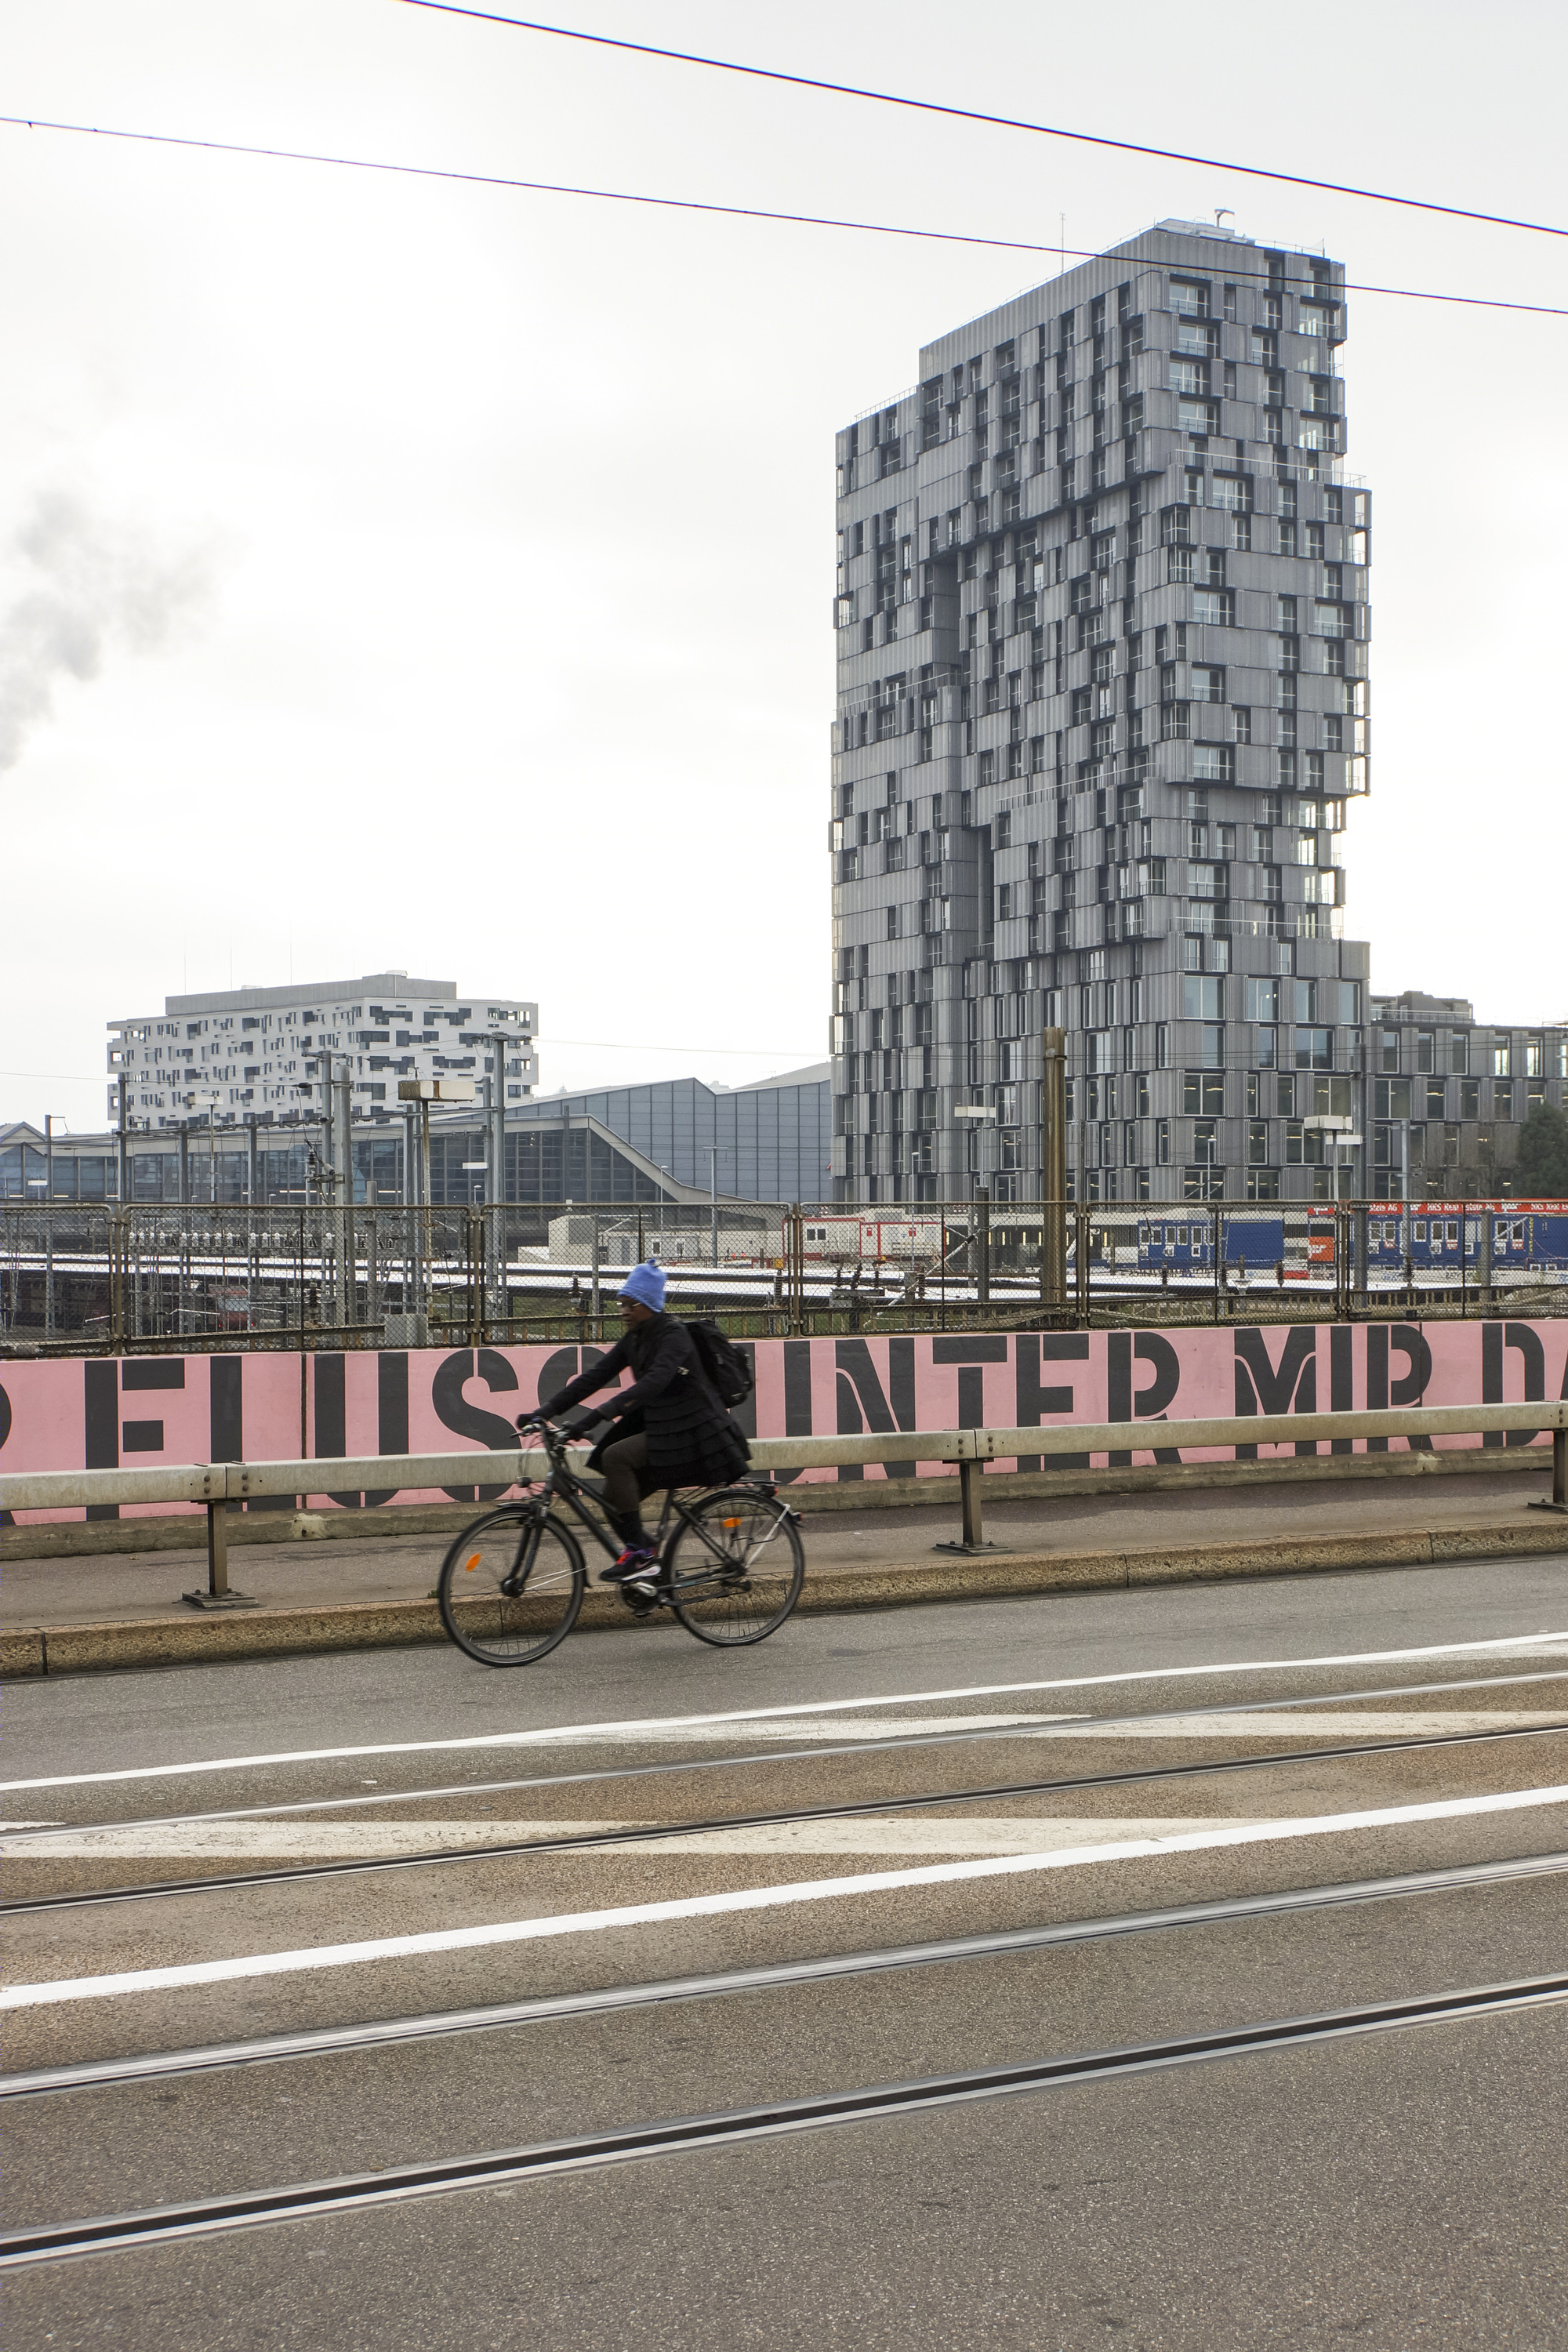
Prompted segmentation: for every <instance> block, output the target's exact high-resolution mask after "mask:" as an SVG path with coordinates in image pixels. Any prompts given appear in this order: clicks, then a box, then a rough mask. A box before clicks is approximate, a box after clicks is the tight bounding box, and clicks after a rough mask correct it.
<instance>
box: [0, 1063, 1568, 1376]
mask: <svg viewBox="0 0 1568 2352" xmlns="http://www.w3.org/2000/svg"><path fill="white" fill-rule="evenodd" d="M1099 1083H1100V1082H1099V1081H1095V1080H1092V1079H1080V1080H1079V1087H1081V1088H1084V1089H1085V1090H1086V1093H1085V1096H1084V1099H1085V1100H1092V1099H1093V1089H1094V1088H1095V1087H1096V1086H1097V1084H1099ZM981 1091H982V1092H984V1091H985V1089H984V1088H983V1089H981ZM1221 1100H1222V1101H1223V1095H1222V1097H1221ZM1199 1115H1201V1116H1204V1117H1209V1116H1213V1117H1215V1118H1217V1117H1219V1116H1221V1115H1222V1114H1221V1112H1220V1109H1219V1107H1218V1106H1217V1105H1216V1106H1215V1108H1214V1110H1213V1111H1212V1112H1209V1111H1205V1110H1202V1109H1201V1108H1200V1113H1199ZM1120 1124H1121V1122H1119V1121H1117V1120H1115V1119H1109V1120H1105V1121H1100V1120H1099V1119H1095V1120H1092V1121H1090V1122H1089V1127H1088V1129H1087V1130H1086V1131H1087V1132H1088V1133H1089V1134H1091V1135H1093V1136H1095V1137H1097V1138H1098V1137H1100V1135H1101V1134H1103V1133H1104V1132H1105V1131H1107V1130H1109V1131H1110V1132H1111V1133H1112V1134H1113V1135H1114V1134H1115V1133H1116V1132H1117V1131H1118V1130H1119V1128H1120ZM1006 1140H1008V1139H1004V1137H1003V1136H1002V1135H1001V1134H1000V1133H999V1132H998V1130H997V1129H995V1128H994V1126H988V1127H987V1128H986V1129H985V1130H984V1133H983V1135H982V1136H981V1137H979V1138H977V1148H978V1149H979V1150H981V1154H982V1162H981V1164H982V1168H983V1170H989V1173H987V1174H984V1175H983V1176H982V1177H981V1179H980V1180H979V1182H978V1185H977V1196H976V1197H975V1198H974V1199H973V1200H970V1201H964V1202H948V1203H945V1204H944V1203H942V1202H937V1201H934V1200H923V1199H921V1200H911V1201H901V1202H899V1201H895V1202H871V1203H857V1202H843V1201H840V1202H828V1203H826V1204H823V1205H821V1206H812V1205H809V1204H803V1203H800V1202H751V1201H736V1200H722V1199H713V1200H710V1201H707V1202H703V1201H696V1202H680V1203H675V1202H645V1203H643V1204H640V1205H638V1204H635V1203H633V1204H628V1205H624V1206H623V1205H617V1204H613V1203H612V1204H596V1205H576V1204H573V1203H571V1202H563V1203H560V1204H555V1205H552V1204H550V1203H544V1204H531V1203H529V1204H522V1205H518V1204H513V1203H508V1202H500V1203H497V1204H494V1205H492V1206H484V1205H479V1204H475V1205H473V1206H470V1207H461V1206H459V1207H452V1208H432V1209H423V1208H417V1209H416V1208H399V1207H374V1206H370V1205H368V1204H366V1205H356V1206H353V1207H342V1208H333V1207H322V1206H320V1205H311V1206H309V1207H303V1206H302V1207H299V1208H289V1207H270V1208H265V1209H261V1208H258V1209H255V1210H252V1209H249V1208H247V1207H224V1206H219V1207H216V1208H213V1207H209V1206H205V1205H200V1204H198V1205H195V1206H192V1205H185V1206H176V1205H174V1204H163V1205H159V1204H148V1205H132V1206H130V1207H128V1208H125V1209H123V1210H121V1209H119V1208H116V1207H115V1206H113V1205H112V1204H108V1205H95V1204H91V1203H76V1202H55V1203H53V1204H52V1205H51V1206H47V1207H46V1206H37V1207H35V1206H31V1205H28V1206H23V1205H16V1206H12V1205H9V1204H0V1355H3V1354H4V1353H6V1352H10V1353H15V1352H17V1351H18V1350H21V1351H23V1352H37V1351H39V1350H42V1351H44V1352H49V1351H58V1352H62V1353H64V1352H75V1353H80V1352H84V1351H90V1350H92V1349H100V1350H110V1351H114V1352H126V1351H132V1352H133V1351H137V1350H154V1351H156V1350H158V1349H164V1350H175V1349H182V1350H184V1351H186V1352H192V1353H199V1352H205V1351H210V1350H213V1349H244V1350H249V1349H266V1348H276V1349H297V1350H301V1351H302V1350H306V1349H314V1348H319V1347H321V1346H331V1347H333V1348H345V1349H353V1348H360V1347H370V1348H376V1347H391V1348H406V1347H441V1346H448V1345H458V1344H467V1345H470V1346H477V1345H481V1344H485V1343H491V1344H497V1343H499V1344H507V1343H514V1344H522V1343H524V1342H526V1341H527V1340H529V1339H556V1338H562V1339H602V1338H603V1337H604V1336H605V1331H606V1329H613V1328H615V1323H616V1314H615V1293H616V1290H617V1289H618V1288H619V1286H620V1284H621V1282H622V1281H623V1280H624V1279H625V1276H626V1271H627V1269H628V1268H629V1267H630V1266H631V1265H634V1264H636V1263H637V1261H638V1260H639V1259H641V1258H645V1257H648V1256H654V1257H657V1258H658V1260H659V1261H660V1263H661V1264H662V1265H664V1266H665V1268H666V1269H667V1271H668V1274H669V1276H670V1278H671V1304H672V1305H673V1306H675V1307H692V1308H698V1307H700V1309H701V1310H702V1311H704V1312H710V1313H714V1314H717V1315H718V1316H719V1317H720V1318H721V1320H722V1322H723V1324H724V1328H726V1329H728V1330H730V1331H731V1334H732V1336H735V1337H737V1338H777V1337H790V1336H800V1335H807V1334H826V1333H832V1332H842V1331H875V1330H884V1331H911V1330H963V1329H970V1328H976V1326H977V1325H979V1326H984V1327H986V1328H1009V1327H1021V1328H1031V1327H1032V1328H1037V1327H1038V1326H1039V1324H1040V1323H1041V1322H1042V1321H1044V1322H1045V1323H1047V1324H1051V1325H1062V1324H1067V1325H1070V1326H1072V1327H1073V1328H1088V1327H1089V1326H1090V1325H1103V1326H1107V1327H1115V1326H1123V1325H1127V1324H1135V1323H1172V1324H1183V1323H1194V1322H1200V1321H1203V1322H1207V1321H1212V1322H1215V1323H1219V1322H1226V1321H1245V1322H1279V1321H1300V1320H1308V1319H1317V1320H1321V1319H1322V1318H1325V1317H1333V1318H1355V1317H1362V1316H1369V1315H1370V1316H1376V1315H1383V1314H1387V1315H1394V1314H1403V1315H1421V1316H1424V1317H1429V1318H1443V1317H1448V1316H1460V1317H1462V1316H1470V1315H1478V1314H1479V1315H1485V1314H1487V1313H1489V1312H1490V1311H1492V1310H1493V1309H1494V1308H1495V1307H1497V1305H1498V1304H1499V1302H1502V1303H1503V1304H1506V1306H1507V1307H1509V1308H1510V1310H1511V1311H1513V1312H1516V1313H1517V1312H1519V1311H1521V1309H1523V1308H1524V1307H1526V1306H1527V1305H1528V1310H1529V1312H1531V1314H1538V1315H1548V1316H1551V1315H1559V1314H1563V1313H1568V1203H1551V1202H1546V1203H1542V1202H1473V1201H1472V1202H1466V1201H1436V1202H1410V1203H1406V1204H1405V1205H1403V1206H1402V1205H1401V1204H1400V1203H1399V1202H1331V1201H1323V1202H1315V1201H1312V1202H1308V1201H1286V1202H1281V1201H1256V1202H1225V1201H1215V1200H1208V1199H1203V1198H1197V1197H1194V1198H1190V1199H1184V1200H1173V1201H1165V1202H1110V1201H1106V1202H1099V1201H1093V1200H1079V1201H1068V1202H1039V1201H1037V1200H1035V1201H1030V1200H1026V1199H1008V1198H1006V1197H1005V1195H1006V1193H1007V1192H1010V1191H1012V1190H1013V1189H1014V1188H1015V1187H1016V1186H1017V1185H1019V1184H1020V1183H1021V1181H1022V1180H1021V1179H1020V1178H1018V1177H1016V1176H1015V1175H1012V1174H1011V1173H1009V1172H1008V1171H1005V1170H1004V1169H1001V1168H995V1167H992V1166H991V1163H992V1162H993V1161H994V1160H1000V1159H1001V1157H1002V1156H1003V1152H1004V1149H1005V1141H1006ZM1314 1140H1315V1139H1310V1138H1309V1139H1306V1140H1305V1142H1304V1144H1303V1149H1310V1148H1311V1145H1312V1142H1313V1141H1314ZM892 1141H893V1145H894V1146H895V1147H896V1148H895V1154H894V1156H895V1157H896V1158H900V1160H901V1162H902V1164H903V1165H904V1166H905V1167H906V1168H908V1169H909V1170H910V1173H908V1174H907V1175H905V1176H904V1177H902V1178H900V1187H901V1189H903V1190H906V1191H910V1190H912V1191H916V1192H926V1191H934V1190H935V1188H936V1185H937V1183H938V1182H939V1181H952V1180H951V1179H939V1178H938V1177H937V1176H936V1175H935V1174H934V1173H931V1172H929V1171H926V1170H925V1169H924V1168H923V1166H922V1164H921V1163H922V1162H923V1160H925V1158H926V1156H927V1152H928V1142H927V1138H926V1135H925V1132H924V1131H923V1130H904V1131H902V1132H901V1133H897V1134H895V1135H894V1136H893V1138H892ZM1314 1165H1315V1163H1314ZM1170 1173H1171V1174H1172V1175H1173V1177H1174V1178H1175V1179H1176V1181H1178V1182H1181V1183H1182V1184H1183V1185H1184V1187H1190V1189H1191V1191H1192V1192H1193V1193H1194V1194H1200V1193H1202V1192H1204V1191H1205V1190H1206V1187H1207V1185H1208V1183H1209V1181H1211V1179H1210V1173H1209V1171H1208V1170H1207V1169H1206V1168H1205V1167H1203V1166H1201V1165H1200V1166H1196V1167H1193V1168H1188V1169H1185V1170H1180V1169H1174V1170H1172V1171H1170ZM882 1181H886V1180H885V1179H884V1180H882ZM969 1181H973V1180H969ZM1079 1181H1080V1189H1087V1188H1088V1186H1089V1184H1090V1183H1091V1182H1098V1181H1109V1179H1107V1178H1103V1177H1102V1176H1101V1174H1100V1171H1094V1170H1087V1171H1080V1179H1079ZM1316 1181H1325V1182H1327V1181H1332V1171H1331V1170H1330V1169H1329V1168H1327V1167H1326V1166H1324V1167H1322V1168H1321V1172H1320V1173H1319V1174H1318V1176H1317V1178H1316Z"/></svg>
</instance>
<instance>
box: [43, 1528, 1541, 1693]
mask: <svg viewBox="0 0 1568 2352" xmlns="http://www.w3.org/2000/svg"><path fill="white" fill-rule="evenodd" d="M1564 1550H1568V1531H1565V1529H1564V1528H1563V1526H1562V1525H1561V1524H1560V1523H1559V1522H1558V1521H1557V1520H1555V1519H1553V1518H1550V1517H1540V1518H1536V1517H1528V1518H1521V1519H1518V1520H1514V1519H1508V1520H1500V1521H1496V1522H1494V1523H1493V1524H1492V1525H1490V1526H1489V1527H1474V1528H1417V1529H1410V1530H1407V1531H1405V1533H1403V1534H1398V1535H1352V1536H1296V1537H1289V1538H1280V1539H1279V1540H1275V1541H1271V1542H1268V1543H1239V1544H1191V1545H1184V1546H1173V1547H1171V1548H1170V1549H1146V1550H1141V1551H1084V1552H1012V1553H1005V1552H1004V1553H998V1554H997V1555H996V1556H995V1557H994V1559H973V1560H957V1559H953V1560H952V1561H947V1560H942V1561H934V1560H922V1561H921V1562H919V1563H918V1564H911V1565H910V1567H908V1568H876V1569H830V1570H825V1571H823V1572H822V1573H821V1574H819V1575H816V1576H813V1575H812V1574H811V1573H810V1570H807V1574H806V1580H805V1591H803V1592H802V1594H801V1599H800V1608H801V1610H802V1612H805V1613H807V1614H816V1613H817V1612H838V1611H848V1610H853V1609H897V1608H909V1607H911V1606H913V1605H915V1604H917V1603H920V1602H931V1601H983V1600H997V1599H1005V1598H1009V1597H1012V1596H1016V1595H1020V1594H1026V1593H1047V1592H1089V1591H1131V1590H1132V1589H1133V1588H1135V1587H1139V1586H1144V1585H1157V1584H1197V1583H1207V1582H1212V1581H1213V1580H1215V1579H1219V1578H1229V1577H1254V1576H1302V1575H1310V1574H1313V1573H1337V1572H1342V1571H1344V1570H1352V1569H1378V1568H1430V1567H1433V1566H1435V1565H1436V1564H1438V1563H1440V1562H1442V1561H1444V1560H1457V1559H1521V1558H1525V1557H1528V1556H1531V1555H1532V1554H1533V1555H1540V1554H1542V1553H1552V1552H1562V1551H1564ZM637 1623H638V1621H637V1619H636V1618H634V1617H633V1616H632V1615H631V1614H630V1613H629V1612H628V1611H627V1609H626V1604H625V1603H624V1601H621V1599H620V1598H619V1596H618V1595H617V1594H616V1593H614V1592H608V1591H604V1590H602V1589H600V1588H598V1587H591V1588H590V1590H589V1591H588V1593H587V1595H586V1597H585V1599H584V1603H583V1613H582V1615H581V1616H580V1618H579V1619H578V1621H577V1629H578V1630H579V1631H583V1632H589V1631H596V1632H623V1633H629V1632H631V1631H632V1630H633V1629H634V1628H635V1627H636V1626H637ZM652 1630H668V1631H673V1630H674V1626H673V1621H671V1620H670V1619H668V1618H664V1619H661V1620H660V1621H659V1625H658V1628H655V1629H652ZM445 1638H446V1637H445V1635H444V1634H443V1633H442V1630H441V1622H440V1618H439V1616H438V1614H437V1608H436V1603H435V1602H434V1601H385V1602H370V1603H366V1602H361V1601H355V1602H347V1603H340V1604H335V1605H333V1606H331V1607H328V1608H314V1609H256V1610H246V1611H244V1612H236V1613H235V1614H234V1615H232V1616H221V1617H202V1616H196V1615H192V1616H189V1617H148V1618H141V1619H130V1620H126V1621H123V1622H120V1623H118V1624H113V1623H111V1624H102V1625H52V1626H32V1627H22V1628H20V1629H18V1630H16V1631H15V1632H10V1633H0V1677H4V1678H5V1679H6V1680H17V1679H26V1678H35V1679H36V1678H37V1677H38V1676H40V1675H73V1674H93V1673H108V1672H117V1671H122V1670H124V1669H127V1668H130V1667H136V1666H177V1665H190V1664H201V1663H203V1662H205V1661H208V1660H216V1659H229V1658H269V1657H284V1656H300V1655H304V1654H310V1653H312V1652H318V1651H328V1650H333V1651H335V1650H376V1649H389V1648H397V1647H403V1646H406V1645H407V1644H409V1643H433V1642H440V1641H443V1640H444V1639H445Z"/></svg>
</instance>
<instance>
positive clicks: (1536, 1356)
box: [1481, 1323, 1546, 1446]
mask: <svg viewBox="0 0 1568 2352" xmlns="http://www.w3.org/2000/svg"><path fill="white" fill-rule="evenodd" d="M1505 1348H1512V1349H1515V1350H1516V1352H1517V1353H1518V1354H1519V1355H1521V1357H1522V1358H1523V1359H1524V1402H1525V1403H1526V1404H1539V1403H1543V1402H1545V1397H1546V1350H1545V1349H1544V1348H1543V1347H1542V1344H1541V1335H1540V1333H1539V1332H1538V1331H1535V1330H1532V1329H1531V1326H1530V1325H1529V1324H1528V1323H1483V1324H1482V1325H1481V1402H1482V1403H1483V1404H1504V1403H1506V1402H1507V1399H1506V1398H1505V1397H1504V1395H1503V1386H1504V1382H1503V1349H1505ZM1540 1434H1541V1432H1540V1431H1539V1430H1538V1429H1489V1430H1487V1431H1485V1432H1484V1433H1483V1434H1482V1437H1481V1444H1483V1445H1492V1446H1498V1445H1502V1444H1505V1443H1506V1444H1509V1445H1529V1444H1532V1443H1533V1442H1534V1440H1535V1439H1536V1438H1538V1437H1539V1436H1540Z"/></svg>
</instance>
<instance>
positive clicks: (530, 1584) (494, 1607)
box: [436, 1508, 584, 1666]
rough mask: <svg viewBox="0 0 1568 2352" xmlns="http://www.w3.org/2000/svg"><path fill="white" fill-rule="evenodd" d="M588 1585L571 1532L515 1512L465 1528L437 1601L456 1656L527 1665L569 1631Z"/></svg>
mask: <svg viewBox="0 0 1568 2352" xmlns="http://www.w3.org/2000/svg"><path fill="white" fill-rule="evenodd" d="M583 1587H584V1572H583V1555H582V1552H581V1551H580V1550H579V1549H578V1547H577V1540H576V1538H575V1537H574V1535H573V1534H572V1533H571V1531H570V1530H569V1529H568V1528H563V1527H561V1526H560V1525H558V1523H557V1522H556V1521H555V1520H553V1519H552V1518H548V1517H545V1516H544V1514H543V1513H542V1512H535V1511H520V1510H517V1509H515V1508H513V1509H510V1510H501V1511H491V1512H489V1513H488V1514H487V1516H486V1517H484V1518H482V1519H476V1520H475V1521H474V1523H473V1525H472V1527H468V1528H464V1529H463V1532H462V1534H461V1535H460V1536H459V1537H458V1540H457V1542H456V1543H455V1544H454V1545H453V1546H452V1549H451V1550H450V1551H449V1552H448V1553H447V1557H446V1559H444V1560H443V1561H442V1562H441V1573H440V1576H439V1578H438V1580H437V1587H436V1596H437V1601H438V1602H439V1603H440V1609H441V1622H442V1624H443V1625H444V1626H445V1627H446V1629H447V1633H449V1634H450V1636H451V1638H452V1640H453V1641H454V1642H456V1643H457V1644H458V1649H459V1650H466V1651H467V1652H468V1655H469V1657H470V1658H477V1659H478V1660H479V1664H481V1665H482V1666H526V1665H531V1664H532V1662H533V1660H534V1659H535V1658H542V1657H543V1656H544V1655H545V1654H546V1653H547V1652H548V1651H551V1650H552V1649H553V1648H554V1647H555V1644H556V1643H557V1642H563V1641H564V1640H565V1638H566V1636H567V1634H568V1633H570V1632H571V1631H572V1628H573V1626H574V1624H575V1623H576V1622H577V1612H578V1611H579V1610H580V1609H581V1608H582V1606H583Z"/></svg>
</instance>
